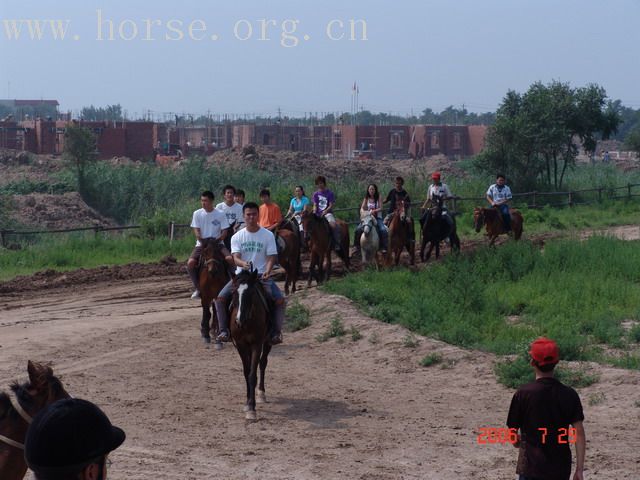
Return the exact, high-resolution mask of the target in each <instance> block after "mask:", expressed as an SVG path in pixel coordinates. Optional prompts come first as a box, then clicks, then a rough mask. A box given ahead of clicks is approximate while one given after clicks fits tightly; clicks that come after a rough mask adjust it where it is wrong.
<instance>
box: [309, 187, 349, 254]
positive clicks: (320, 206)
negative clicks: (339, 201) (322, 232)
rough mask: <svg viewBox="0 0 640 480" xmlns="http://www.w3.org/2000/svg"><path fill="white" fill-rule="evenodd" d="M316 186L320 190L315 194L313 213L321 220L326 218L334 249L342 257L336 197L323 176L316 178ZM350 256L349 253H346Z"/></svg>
mask: <svg viewBox="0 0 640 480" xmlns="http://www.w3.org/2000/svg"><path fill="white" fill-rule="evenodd" d="M315 185H316V187H317V188H318V190H316V192H315V193H314V194H313V197H312V202H313V213H315V215H316V216H317V217H319V218H324V219H325V220H326V221H327V222H328V223H329V227H330V228H331V236H332V239H333V247H334V249H335V251H336V252H337V253H338V254H339V255H340V256H342V255H341V254H342V247H341V238H340V228H339V227H338V224H337V223H336V217H335V216H334V215H333V206H334V205H335V203H336V197H335V195H334V194H333V192H332V191H331V190H329V189H328V188H327V179H326V178H325V177H323V176H322V175H318V176H317V177H316V181H315ZM344 255H346V256H347V257H348V256H349V252H344Z"/></svg>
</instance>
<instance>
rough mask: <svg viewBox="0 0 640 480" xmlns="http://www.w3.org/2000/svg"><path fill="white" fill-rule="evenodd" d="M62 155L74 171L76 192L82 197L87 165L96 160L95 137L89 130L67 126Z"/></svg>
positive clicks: (72, 125)
mask: <svg viewBox="0 0 640 480" xmlns="http://www.w3.org/2000/svg"><path fill="white" fill-rule="evenodd" d="M63 155H64V158H65V159H66V160H67V161H68V162H69V163H70V164H71V165H72V166H73V168H74V169H75V171H76V175H77V178H78V191H79V192H80V194H81V195H82V194H83V193H84V187H85V184H86V182H85V178H86V177H85V171H86V168H87V165H88V164H89V163H90V162H92V161H93V160H95V159H96V137H95V136H94V134H93V133H92V132H91V130H89V129H87V128H84V127H82V126H80V125H78V124H70V125H68V126H67V127H66V129H65V132H64V152H63Z"/></svg>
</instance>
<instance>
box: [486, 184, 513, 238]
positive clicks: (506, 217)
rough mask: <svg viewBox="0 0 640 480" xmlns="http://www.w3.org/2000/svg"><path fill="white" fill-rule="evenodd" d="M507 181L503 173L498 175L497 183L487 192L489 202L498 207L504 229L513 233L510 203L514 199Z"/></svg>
mask: <svg viewBox="0 0 640 480" xmlns="http://www.w3.org/2000/svg"><path fill="white" fill-rule="evenodd" d="M505 182H506V180H505V178H504V175H503V174H502V173H499V174H498V175H496V183H494V184H493V185H491V186H490V187H489V190H487V201H488V202H489V203H490V204H491V205H492V206H494V207H496V208H497V209H498V210H499V211H500V213H501V214H502V220H503V222H504V229H505V231H507V232H510V231H511V213H510V212H509V201H510V200H511V198H512V195H511V189H510V188H509V187H508V186H507V185H506V184H505Z"/></svg>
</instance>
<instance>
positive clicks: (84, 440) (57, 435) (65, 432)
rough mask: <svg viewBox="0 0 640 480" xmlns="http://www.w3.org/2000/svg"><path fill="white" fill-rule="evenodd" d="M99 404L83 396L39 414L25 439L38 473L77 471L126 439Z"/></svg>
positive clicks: (29, 460) (30, 461) (31, 463)
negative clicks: (83, 398) (82, 398)
mask: <svg viewBox="0 0 640 480" xmlns="http://www.w3.org/2000/svg"><path fill="white" fill-rule="evenodd" d="M124 439H125V434H124V431H122V429H120V428H118V427H114V426H113V425H111V422H110V421H109V419H108V418H107V416H106V415H105V414H104V412H103V411H102V410H100V409H99V408H98V407H97V406H96V405H94V404H93V403H91V402H88V401H86V400H81V399H79V398H67V399H64V400H58V401H57V402H55V403H52V404H51V405H49V406H48V407H47V408H45V409H44V410H42V411H41V412H40V413H38V414H37V415H36V416H35V418H34V419H33V422H32V423H31V426H30V427H29V430H28V431H27V438H26V440H25V450H24V453H25V459H26V461H27V465H29V468H31V470H33V471H34V472H36V474H37V473H60V474H62V473H73V472H77V471H79V470H81V469H82V468H84V467H85V466H87V465H89V464H91V463H92V462H93V461H95V460H96V459H97V458H100V457H101V456H104V455H106V454H108V453H109V452H111V451H112V450H115V449H116V448H118V447H119V446H120V445H122V442H124Z"/></svg>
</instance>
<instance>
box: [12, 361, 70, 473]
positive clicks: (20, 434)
mask: <svg viewBox="0 0 640 480" xmlns="http://www.w3.org/2000/svg"><path fill="white" fill-rule="evenodd" d="M27 372H28V373H29V381H28V382H26V383H23V384H19V383H17V382H16V383H14V384H13V385H11V387H10V388H11V391H10V392H9V393H5V392H2V393H0V478H1V479H2V480H21V479H22V478H24V476H25V474H26V473H27V464H26V462H25V460H24V439H25V437H26V435H27V427H28V426H29V424H30V423H31V420H32V417H33V416H35V415H36V413H38V412H39V411H40V410H42V409H44V408H45V407H46V406H48V405H50V404H52V403H53V402H55V401H56V400H61V399H63V398H69V394H68V393H67V392H66V390H65V389H64V386H63V385H62V383H61V382H60V380H59V379H58V378H57V377H56V376H54V375H53V370H51V368H50V367H48V366H46V365H41V364H39V363H35V362H32V361H31V360H29V362H28V363H27Z"/></svg>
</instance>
